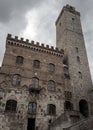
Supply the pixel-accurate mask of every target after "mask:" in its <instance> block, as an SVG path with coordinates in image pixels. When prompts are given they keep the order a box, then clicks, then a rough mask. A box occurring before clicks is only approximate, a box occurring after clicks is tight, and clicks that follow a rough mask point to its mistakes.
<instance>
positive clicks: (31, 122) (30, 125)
mask: <svg viewBox="0 0 93 130" xmlns="http://www.w3.org/2000/svg"><path fill="white" fill-rule="evenodd" d="M27 130H35V119H34V118H28V125H27Z"/></svg>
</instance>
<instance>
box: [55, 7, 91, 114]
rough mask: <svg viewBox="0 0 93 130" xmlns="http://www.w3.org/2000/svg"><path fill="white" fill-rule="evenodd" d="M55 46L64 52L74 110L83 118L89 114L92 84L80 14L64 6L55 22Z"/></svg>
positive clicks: (72, 8)
mask: <svg viewBox="0 0 93 130" xmlns="http://www.w3.org/2000/svg"><path fill="white" fill-rule="evenodd" d="M56 44H57V47H58V48H63V49H64V50H65V53H66V54H65V57H64V61H63V62H64V64H68V66H69V73H70V80H71V88H70V89H71V91H72V93H73V99H72V100H73V104H74V110H77V111H80V112H81V113H82V114H83V115H84V116H88V115H89V114H90V113H91V109H92V108H91V107H90V104H91V102H90V101H89V100H90V99H89V98H90V97H89V96H90V93H91V90H92V82H91V76H90V71H89V65H88V59H87V54H86V49H85V44H84V37H83V33H82V27H81V21H80V13H79V12H77V11H76V10H75V8H74V7H71V6H69V5H66V6H65V7H64V8H63V9H62V11H61V13H60V15H59V16H58V19H57V21H56Z"/></svg>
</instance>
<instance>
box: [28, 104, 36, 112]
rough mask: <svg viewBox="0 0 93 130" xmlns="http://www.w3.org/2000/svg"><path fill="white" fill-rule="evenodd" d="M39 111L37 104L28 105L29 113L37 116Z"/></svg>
mask: <svg viewBox="0 0 93 130" xmlns="http://www.w3.org/2000/svg"><path fill="white" fill-rule="evenodd" d="M36 109H37V104H36V102H30V103H29V104H28V113H30V114H35V113H36Z"/></svg>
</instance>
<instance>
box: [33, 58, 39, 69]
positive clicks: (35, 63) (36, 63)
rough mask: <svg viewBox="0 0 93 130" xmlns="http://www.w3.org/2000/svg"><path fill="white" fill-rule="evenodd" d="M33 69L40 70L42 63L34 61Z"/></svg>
mask: <svg viewBox="0 0 93 130" xmlns="http://www.w3.org/2000/svg"><path fill="white" fill-rule="evenodd" d="M33 67H34V68H40V61H39V60H34V61H33Z"/></svg>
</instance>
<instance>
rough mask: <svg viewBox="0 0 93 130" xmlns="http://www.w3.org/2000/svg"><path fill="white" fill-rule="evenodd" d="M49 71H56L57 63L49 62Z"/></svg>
mask: <svg viewBox="0 0 93 130" xmlns="http://www.w3.org/2000/svg"><path fill="white" fill-rule="evenodd" d="M48 71H49V72H54V71H55V65H54V64H52V63H50V64H48Z"/></svg>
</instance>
